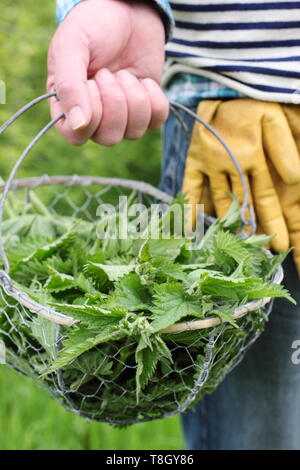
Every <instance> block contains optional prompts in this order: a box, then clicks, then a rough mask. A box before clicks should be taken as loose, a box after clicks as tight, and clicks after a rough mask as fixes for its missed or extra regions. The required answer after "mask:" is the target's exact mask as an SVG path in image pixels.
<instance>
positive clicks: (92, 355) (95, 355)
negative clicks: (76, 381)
mask: <svg viewBox="0 0 300 470" xmlns="http://www.w3.org/2000/svg"><path fill="white" fill-rule="evenodd" d="M112 366H113V361H108V360H107V355H106V354H104V353H103V352H102V351H99V350H98V349H96V350H95V351H89V352H88V353H84V354H82V355H81V356H80V357H78V359H76V360H75V361H74V362H73V363H72V367H74V368H76V369H78V370H80V371H81V372H82V373H83V374H89V375H91V376H96V377H98V378H99V377H101V376H103V375H111V374H112V373H113V371H112Z"/></svg>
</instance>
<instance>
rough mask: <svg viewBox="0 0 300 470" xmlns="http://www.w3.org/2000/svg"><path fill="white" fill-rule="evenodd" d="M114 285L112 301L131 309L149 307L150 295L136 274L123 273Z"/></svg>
mask: <svg viewBox="0 0 300 470" xmlns="http://www.w3.org/2000/svg"><path fill="white" fill-rule="evenodd" d="M115 287H116V290H115V294H114V296H113V298H112V303H115V304H116V305H121V306H123V307H126V308H128V310H131V311H134V310H142V309H148V308H149V305H150V304H151V296H150V294H149V291H148V289H147V287H146V286H144V285H143V284H142V282H141V280H140V278H139V276H138V275H137V274H135V273H131V274H127V275H125V276H124V277H123V278H122V279H121V280H120V281H119V282H118V283H117V284H116V286H115Z"/></svg>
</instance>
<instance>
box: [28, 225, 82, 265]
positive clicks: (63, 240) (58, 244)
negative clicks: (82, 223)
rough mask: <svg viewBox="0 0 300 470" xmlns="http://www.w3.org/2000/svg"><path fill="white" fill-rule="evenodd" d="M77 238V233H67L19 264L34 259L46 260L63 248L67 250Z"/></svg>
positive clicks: (39, 248) (38, 249) (35, 251)
mask: <svg viewBox="0 0 300 470" xmlns="http://www.w3.org/2000/svg"><path fill="white" fill-rule="evenodd" d="M75 237H76V233H74V232H67V233H65V234H64V235H62V236H61V237H59V238H58V239H57V240H55V241H54V242H52V243H49V244H47V245H44V246H41V247H38V248H36V250H34V251H33V253H31V254H30V255H29V256H27V257H26V258H23V259H21V260H20V261H19V263H28V261H31V260H32V259H38V260H44V259H46V258H48V257H49V256H51V255H53V254H54V253H55V252H57V251H58V250H59V249H61V248H65V249H66V248H67V247H68V246H69V244H70V243H71V242H72V241H73V240H74V238H75Z"/></svg>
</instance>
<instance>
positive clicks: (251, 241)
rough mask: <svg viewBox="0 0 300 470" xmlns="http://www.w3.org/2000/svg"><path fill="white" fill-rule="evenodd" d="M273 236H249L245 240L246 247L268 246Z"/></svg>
mask: <svg viewBox="0 0 300 470" xmlns="http://www.w3.org/2000/svg"><path fill="white" fill-rule="evenodd" d="M274 237H275V235H251V236H250V237H248V238H246V239H245V243H246V244H247V245H254V246H260V247H261V246H265V245H268V244H269V243H270V242H271V240H272V239H273V238H274Z"/></svg>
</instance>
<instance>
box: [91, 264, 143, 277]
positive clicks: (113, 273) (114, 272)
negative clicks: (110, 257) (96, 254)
mask: <svg viewBox="0 0 300 470" xmlns="http://www.w3.org/2000/svg"><path fill="white" fill-rule="evenodd" d="M87 266H88V267H91V266H92V268H93V272H94V273H95V272H97V270H99V273H100V276H102V275H103V273H104V274H106V276H107V277H108V279H109V280H110V281H118V280H119V279H121V278H122V277H123V276H125V274H129V273H131V272H132V271H133V270H134V268H135V265H134V264H127V265H126V264H124V265H118V264H113V265H108V264H100V263H88V265H87ZM87 271H89V269H88V268H87Z"/></svg>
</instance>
